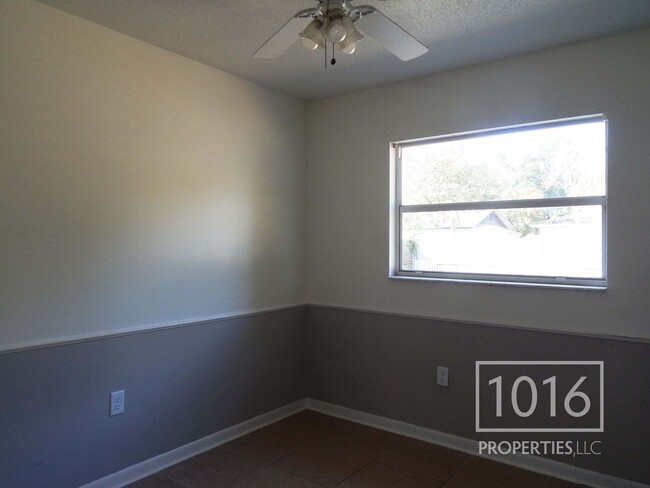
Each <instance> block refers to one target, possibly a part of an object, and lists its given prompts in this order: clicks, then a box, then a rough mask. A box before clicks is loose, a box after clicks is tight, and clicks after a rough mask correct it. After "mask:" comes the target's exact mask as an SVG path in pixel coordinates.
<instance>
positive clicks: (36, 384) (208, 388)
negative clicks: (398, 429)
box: [0, 307, 305, 488]
mask: <svg viewBox="0 0 650 488" xmlns="http://www.w3.org/2000/svg"><path fill="white" fill-rule="evenodd" d="M303 332H304V309H303V308H302V307H299V308H294V309H288V310H283V311H276V312H270V313H265V314H259V315H252V316H245V317H240V318H234V319H228V320H220V321H215V322H211V323H202V324H197V325H191V326H186V327H178V328H173V329H166V330H157V331H152V332H147V333H141V334H133V335H126V336H118V337H113V338H108V339H99V340H93V341H89V342H83V343H77V344H70V345H62V346H56V347H47V348H44V349H38V350H31V351H24V352H16V353H8V354H4V355H0V486H2V487H3V488H4V487H11V488H21V487H25V488H36V487H48V488H57V487H76V486H80V485H82V484H85V483H88V482H90V481H93V480H96V479H99V478H102V477H104V476H106V475H108V474H111V473H113V472H116V471H119V470H121V469H123V468H126V467H128V466H131V465H133V464H135V463H138V462H140V461H143V460H146V459H149V458H151V457H154V456H156V455H158V454H161V453H164V452H167V451H170V450H172V449H174V448H177V447H180V446H182V445H184V444H187V443H189V442H192V441H194V440H197V439H200V438H201V437H204V436H206V435H209V434H212V433H214V432H217V431H219V430H221V429H223V428H226V427H229V426H231V425H234V424H236V423H239V422H241V421H244V420H247V419H250V418H252V417H254V416H256V415H259V414H262V413H264V412H268V411H270V410H273V409H275V408H277V407H281V406H283V405H286V404H288V403H291V402H293V401H296V400H299V399H302V398H304V396H305V388H304V385H305V378H304V376H303V372H304V337H303ZM121 389H124V390H125V392H126V399H125V406H126V412H125V414H123V415H119V416H115V417H109V416H108V408H109V392H111V391H115V390H121Z"/></svg>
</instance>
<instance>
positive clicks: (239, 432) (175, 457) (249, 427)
mask: <svg viewBox="0 0 650 488" xmlns="http://www.w3.org/2000/svg"><path fill="white" fill-rule="evenodd" d="M305 404H306V400H304V399H303V400H298V401H297V402H293V403H290V404H289V405H285V406H284V407H280V408H277V409H275V410H273V411H271V412H267V413H264V414H262V415H259V416H257V417H253V418H252V419H249V420H246V421H244V422H242V423H240V424H237V425H233V426H232V427H228V428H227V429H223V430H220V431H219V432H215V433H214V434H210V435H209V436H206V437H203V438H202V439H199V440H197V441H194V442H190V443H189V444H185V445H184V446H181V447H179V448H177V449H174V450H172V451H169V452H166V453H164V454H160V455H159V456H156V457H153V458H151V459H147V460H146V461H142V462H141V463H138V464H134V465H133V466H129V467H128V468H125V469H123V470H121V471H118V472H117V473H113V474H110V475H108V476H106V477H104V478H101V479H98V480H96V481H93V482H92V483H88V484H87V485H84V486H82V487H81V488H119V487H122V486H124V485H128V484H129V483H133V482H134V481H138V480H139V479H142V478H145V477H147V476H149V475H152V474H154V473H157V472H158V471H160V470H161V469H165V468H168V467H169V466H172V465H174V464H176V463H180V462H181V461H185V460H186V459H189V458H191V457H193V456H196V455H197V454H201V453H202V452H205V451H208V450H210V449H213V448H215V447H217V446H220V445H221V444H225V443H226V442H229V441H231V440H233V439H236V438H237V437H241V436H243V435H246V434H248V433H249V432H252V431H254V430H257V429H260V428H262V427H264V426H266V425H269V424H272V423H273V422H277V421H278V420H282V419H283V418H285V417H288V416H289V415H293V414H294V413H297V412H300V411H301V410H304V409H305Z"/></svg>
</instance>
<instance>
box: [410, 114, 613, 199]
mask: <svg viewBox="0 0 650 488" xmlns="http://www.w3.org/2000/svg"><path fill="white" fill-rule="evenodd" d="M605 136H606V133H605V122H604V121H602V120H598V121H589V122H585V123H579V124H572V125H565V126H551V127H541V128H529V129H522V130H516V131H512V132H503V133H494V134H488V135H479V136H473V137H467V138H457V139H449V140H444V139H440V140H437V141H435V142H431V143H427V144H422V145H414V146H408V145H407V146H404V147H403V148H402V173H401V177H402V204H403V205H416V204H436V203H456V202H480V201H492V200H519V199H532V198H557V197H580V196H596V195H605V154H606V146H605V144H606V137H605Z"/></svg>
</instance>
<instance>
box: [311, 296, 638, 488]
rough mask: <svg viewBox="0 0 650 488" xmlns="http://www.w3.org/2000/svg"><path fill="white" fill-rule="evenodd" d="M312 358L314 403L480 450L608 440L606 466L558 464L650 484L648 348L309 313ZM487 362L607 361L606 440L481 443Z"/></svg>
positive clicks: (594, 460) (485, 436)
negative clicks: (478, 426)
mask: <svg viewBox="0 0 650 488" xmlns="http://www.w3.org/2000/svg"><path fill="white" fill-rule="evenodd" d="M306 349H307V357H308V358H309V361H308V377H307V395H308V396H309V397H310V398H314V399H317V400H322V401H326V402H331V403H334V404H337V405H342V406H345V407H349V408H353V409H356V410H361V411H364V412H369V413H372V414H375V415H380V416H384V417H388V418H391V419H396V420H401V421H404V422H408V423H411V424H415V425H418V426H422V427H427V428H430V429H434V430H437V431H441V432H446V433H450V434H454V435H458V436H462V437H466V438H472V439H477V440H493V439H498V440H504V439H511V440H516V439H519V440H521V439H540V440H541V439H544V440H545V439H558V440H570V439H573V440H577V441H580V440H602V450H603V454H602V455H601V456H582V457H575V458H568V459H567V457H566V456H561V457H557V458H556V459H557V460H558V461H562V462H568V463H570V464H574V465H577V466H580V467H583V468H586V469H590V470H593V471H597V472H601V473H606V474H609V475H612V476H617V477H620V478H624V479H628V480H635V481H640V482H643V483H650V463H648V461H647V459H648V448H647V443H648V439H649V438H650V368H649V367H648V365H649V364H650V344H648V343H640V342H631V341H623V340H613V339H605V338H593V337H586V336H577V335H567V334H559V333H548V332H541V331H533V330H522V329H513V328H504V327H495V326H484V325H472V324H463V323H451V322H444V321H438V320H431V319H418V318H411V317H403V316H396V315H387V314H380V313H368V312H359V311H351V310H344V309H336V308H325V307H318V306H309V307H308V309H307V348H306ZM477 360H501V361H504V360H511V361H524V360H566V361H577V360H583V361H587V360H598V361H600V360H602V361H604V363H605V431H604V433H602V434H600V433H590V434H575V433H554V434H493V433H481V434H477V433H476V432H475V398H474V397H475V390H474V388H475V381H474V380H475V361H477ZM436 365H444V366H448V367H449V369H450V370H449V377H450V386H449V387H448V388H442V387H439V386H436Z"/></svg>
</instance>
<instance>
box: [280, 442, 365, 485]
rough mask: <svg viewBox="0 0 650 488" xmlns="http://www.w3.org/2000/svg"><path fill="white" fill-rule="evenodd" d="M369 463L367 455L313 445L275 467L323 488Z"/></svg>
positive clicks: (334, 483) (286, 458)
mask: <svg viewBox="0 0 650 488" xmlns="http://www.w3.org/2000/svg"><path fill="white" fill-rule="evenodd" d="M370 461H371V458H369V457H368V456H367V455H364V454H359V453H358V452H355V451H346V450H342V449H337V448H334V447H331V446H328V445H326V444H314V445H313V446H312V447H311V448H309V449H305V450H301V451H297V452H295V453H293V454H290V455H289V456H287V457H285V458H283V459H281V460H280V461H278V462H277V463H276V464H275V465H276V466H277V467H278V468H280V469H282V470H284V471H287V472H289V473H292V474H295V475H296V476H299V477H300V478H305V479H307V480H310V481H313V482H315V483H319V484H321V485H325V486H334V485H336V484H337V483H339V482H341V481H343V480H344V479H346V478H347V477H349V476H350V475H352V474H353V473H355V472H356V471H358V470H359V469H361V468H362V467H363V466H365V465H366V464H368V463H369V462H370Z"/></svg>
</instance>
